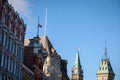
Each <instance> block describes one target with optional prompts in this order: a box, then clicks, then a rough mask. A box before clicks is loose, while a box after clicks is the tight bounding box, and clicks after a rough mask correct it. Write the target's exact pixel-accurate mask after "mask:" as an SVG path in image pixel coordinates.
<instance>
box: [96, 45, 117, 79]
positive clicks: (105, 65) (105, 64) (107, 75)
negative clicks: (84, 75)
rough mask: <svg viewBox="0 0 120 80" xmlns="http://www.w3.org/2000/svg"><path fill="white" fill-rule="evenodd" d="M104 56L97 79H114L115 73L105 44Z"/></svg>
mask: <svg viewBox="0 0 120 80" xmlns="http://www.w3.org/2000/svg"><path fill="white" fill-rule="evenodd" d="M104 56H105V57H104V58H103V59H102V60H101V64H100V66H99V69H98V71H97V74H96V75H97V80H114V76H115V73H114V72H113V69H112V66H111V63H110V59H109V58H108V56H107V47H106V46H105V53H104Z"/></svg>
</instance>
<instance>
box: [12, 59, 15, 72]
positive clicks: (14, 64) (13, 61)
mask: <svg viewBox="0 0 120 80" xmlns="http://www.w3.org/2000/svg"><path fill="white" fill-rule="evenodd" d="M14 65H15V60H13V71H12V72H13V73H14V68H15V66H14Z"/></svg>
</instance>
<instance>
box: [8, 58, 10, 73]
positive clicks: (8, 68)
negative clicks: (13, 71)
mask: <svg viewBox="0 0 120 80" xmlns="http://www.w3.org/2000/svg"><path fill="white" fill-rule="evenodd" d="M8 71H10V57H9V56H8Z"/></svg>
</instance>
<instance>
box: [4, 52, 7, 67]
mask: <svg viewBox="0 0 120 80" xmlns="http://www.w3.org/2000/svg"><path fill="white" fill-rule="evenodd" d="M4 67H5V69H6V68H7V56H6V55H5V54H4Z"/></svg>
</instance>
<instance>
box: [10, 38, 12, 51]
mask: <svg viewBox="0 0 120 80" xmlns="http://www.w3.org/2000/svg"><path fill="white" fill-rule="evenodd" d="M10 51H12V38H11V37H10Z"/></svg>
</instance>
